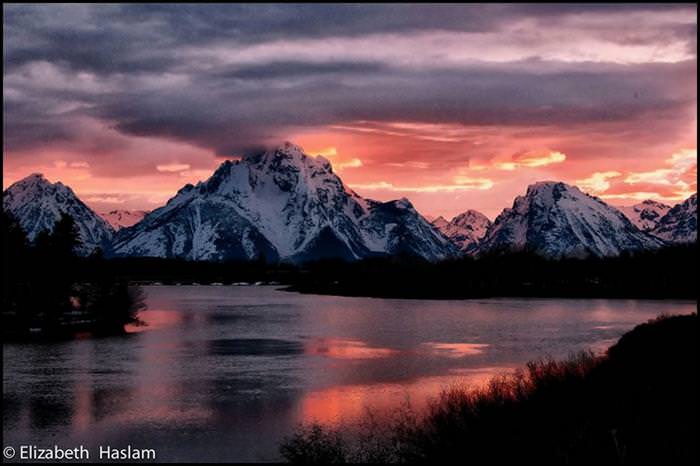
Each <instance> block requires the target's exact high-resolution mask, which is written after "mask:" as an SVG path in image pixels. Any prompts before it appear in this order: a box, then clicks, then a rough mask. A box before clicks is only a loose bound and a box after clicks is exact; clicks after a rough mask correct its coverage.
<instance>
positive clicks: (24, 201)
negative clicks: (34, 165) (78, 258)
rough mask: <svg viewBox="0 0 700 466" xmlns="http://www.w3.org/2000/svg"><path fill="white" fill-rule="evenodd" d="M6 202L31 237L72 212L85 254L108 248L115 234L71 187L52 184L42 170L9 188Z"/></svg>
mask: <svg viewBox="0 0 700 466" xmlns="http://www.w3.org/2000/svg"><path fill="white" fill-rule="evenodd" d="M2 205H3V209H4V210H6V211H8V212H10V213H11V214H12V215H14V216H15V217H16V218H17V219H18V221H19V223H20V225H21V226H22V228H23V229H24V231H25V232H26V233H27V237H28V238H29V239H30V240H34V238H36V236H37V235H38V234H39V233H40V232H41V231H44V230H51V229H52V228H53V226H54V224H55V223H56V221H57V220H58V219H59V218H60V217H61V214H63V213H66V214H69V215H70V216H71V217H73V220H74V221H75V223H76V226H77V227H78V231H79V232H80V239H81V241H82V242H83V244H82V246H81V249H80V252H81V253H83V254H88V253H89V252H91V251H92V250H93V249H95V248H96V247H98V246H99V247H102V248H105V247H107V246H108V245H109V242H110V240H111V238H112V234H113V233H114V231H113V229H112V227H110V225H109V224H108V223H107V222H106V221H105V220H104V219H102V218H101V217H100V216H99V215H97V214H96V213H95V212H94V211H93V210H92V209H90V208H89V207H88V206H86V205H85V204H84V203H83V202H82V201H81V200H80V199H79V198H78V197H77V196H76V195H75V193H74V192H73V190H72V189H71V188H69V187H68V186H66V185H64V184H63V183H61V182H60V181H59V182H56V183H51V182H50V181H48V180H47V179H46V178H45V177H44V175H42V174H41V173H33V174H31V175H29V176H27V177H26V178H23V179H21V180H19V181H17V182H16V183H13V184H12V185H11V186H10V187H8V188H7V189H6V190H5V191H4V193H3V201H2Z"/></svg>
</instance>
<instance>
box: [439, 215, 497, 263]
mask: <svg viewBox="0 0 700 466" xmlns="http://www.w3.org/2000/svg"><path fill="white" fill-rule="evenodd" d="M432 223H433V225H434V226H435V228H437V229H438V230H440V231H441V232H442V234H443V235H445V236H447V237H448V238H449V239H450V240H451V241H452V242H453V243H454V244H455V245H456V246H457V247H458V248H459V250H460V251H461V252H462V253H464V254H474V253H475V252H476V251H477V249H478V245H479V241H481V239H482V238H483V237H484V236H485V235H486V231H487V230H488V228H489V226H491V220H489V219H488V218H487V217H486V216H485V215H484V214H482V213H480V212H477V211H476V210H471V209H470V210H467V211H466V212H464V213H462V214H459V215H457V216H456V217H455V218H453V219H452V220H451V221H449V222H448V221H447V220H445V219H444V218H443V217H438V218H436V219H435V220H433V222H432Z"/></svg>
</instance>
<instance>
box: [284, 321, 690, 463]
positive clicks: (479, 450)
mask: <svg viewBox="0 0 700 466" xmlns="http://www.w3.org/2000/svg"><path fill="white" fill-rule="evenodd" d="M697 328H698V318H697V314H692V315H685V316H674V317H661V318H658V319H655V320H653V321H650V322H648V323H646V324H642V325H639V326H637V327H635V328H634V329H633V330H632V331H630V332H628V333H626V334H625V335H623V336H622V337H621V338H620V339H619V341H618V342H617V343H616V344H614V345H613V346H611V347H610V348H609V349H608V351H607V352H606V354H605V355H603V356H594V355H593V354H591V353H580V354H578V355H576V356H573V357H571V358H569V359H568V360H564V361H547V360H545V361H536V362H531V363H529V364H528V365H527V366H526V368H524V369H522V370H521V371H519V372H517V373H515V374H514V375H511V376H505V377H499V378H494V379H493V380H492V381H491V383H490V384H489V385H488V387H487V388H484V389H479V390H476V391H471V390H466V389H460V388H456V389H452V390H449V391H445V392H443V393H442V394H440V396H439V398H438V399H437V400H436V401H434V403H433V404H432V405H431V407H430V409H429V410H428V412H427V414H424V415H416V414H415V413H412V412H410V410H402V411H399V412H397V415H396V416H395V417H394V418H391V419H388V420H387V419H385V420H379V421H378V420H376V419H371V418H368V419H366V421H365V422H363V423H362V425H361V428H360V429H359V430H343V429H342V428H341V429H330V428H326V427H321V426H320V425H307V426H306V427H305V428H303V429H300V430H299V431H297V432H296V434H295V435H294V436H292V437H289V438H287V439H286V440H285V442H284V443H283V444H282V445H281V448H280V451H281V454H282V455H283V456H284V458H285V459H287V460H288V461H290V462H294V463H316V464H318V463H341V462H350V463H377V462H383V463H386V462H388V463H399V462H428V463H438V464H439V463H445V462H456V461H460V460H463V459H464V458H469V460H470V461H471V462H474V463H475V464H534V463H545V464H547V463H558V464H562V463H594V464H659V463H662V462H663V463H673V464H695V463H697V434H698V419H697V394H698V383H697V382H698V378H697V362H698V361H697Z"/></svg>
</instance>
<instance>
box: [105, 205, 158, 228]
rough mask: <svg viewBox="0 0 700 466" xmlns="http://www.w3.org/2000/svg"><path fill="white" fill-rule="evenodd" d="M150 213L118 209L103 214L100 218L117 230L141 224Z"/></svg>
mask: <svg viewBox="0 0 700 466" xmlns="http://www.w3.org/2000/svg"><path fill="white" fill-rule="evenodd" d="M147 213H148V211H147V210H125V209H116V210H110V211H109V212H101V213H100V217H102V218H103V219H105V221H107V223H109V225H110V226H111V227H112V228H113V229H114V230H115V231H117V230H120V229H122V228H125V227H130V226H133V225H135V224H137V223H138V222H140V221H141V220H142V219H143V217H145V216H146V214H147Z"/></svg>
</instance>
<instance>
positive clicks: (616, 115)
mask: <svg viewBox="0 0 700 466" xmlns="http://www.w3.org/2000/svg"><path fill="white" fill-rule="evenodd" d="M693 9H694V8H693V7H692V6H688V5H630V4H626V5H593V4H582V5H554V4H549V5H510V6H508V5H470V6H464V5H442V6H440V5H373V6H369V5H365V6H353V5H311V4H308V5H276V4H265V5H190V4H188V5H182V4H175V5H146V4H140V5H124V6H119V5H81V6H71V5H65V6H53V5H52V6H24V5H21V6H20V5H5V6H4V24H3V26H4V39H5V40H4V44H3V64H4V77H5V80H4V84H3V88H4V91H5V92H4V94H5V97H4V101H3V110H4V116H5V118H4V121H5V123H4V126H3V134H4V136H5V149H6V150H19V149H26V148H31V147H32V146H38V145H45V144H48V143H51V142H55V141H65V140H71V139H74V138H77V137H79V136H80V134H79V133H80V131H81V126H80V119H81V118H83V117H84V118H92V119H97V120H99V121H101V122H104V124H106V125H109V126H111V127H114V128H116V129H117V130H118V131H120V132H122V133H124V134H128V135H138V136H159V137H165V138H169V139H174V140H179V141H185V142H188V143H192V144H195V145H198V146H201V147H205V148H208V149H212V150H213V151H214V152H215V153H217V154H220V155H230V154H238V153H241V152H242V151H249V150H252V149H255V148H258V147H260V146H261V145H266V144H270V143H274V142H277V141H279V140H282V139H285V138H287V137H288V135H289V134H290V133H293V132H294V131H297V130H299V129H304V128H310V127H317V126H327V125H334V124H343V123H347V122H353V121H358V120H374V121H397V120H400V121H415V122H436V123H456V124H465V125H530V126H532V125H573V124H586V123H591V122H596V121H597V122H600V121H624V120H629V119H638V118H640V117H642V116H644V115H649V114H652V113H654V112H656V114H659V115H660V114H664V115H674V114H676V115H685V114H687V112H688V108H689V106H690V105H694V101H695V100H696V93H695V90H694V88H695V84H696V80H697V78H696V71H695V66H696V62H695V59H694V58H692V59H688V60H685V61H681V62H678V63H643V62H641V63H626V64H619V63H613V62H611V63H593V62H584V61H579V62H576V63H570V62H567V60H563V61H561V62H560V61H557V59H556V58H555V59H552V58H549V59H543V58H539V57H540V54H542V53H549V50H550V47H549V45H550V44H549V42H548V41H549V40H550V38H549V35H550V34H552V37H553V38H552V39H551V41H553V42H556V41H557V40H559V39H558V38H557V37H556V33H559V34H561V32H562V30H561V29H560V30H556V27H557V25H560V24H568V23H567V21H569V22H571V24H572V25H571V26H563V27H564V28H566V27H571V30H572V34H573V35H576V34H579V35H581V37H583V38H592V39H596V40H598V39H599V40H604V41H607V43H608V44H613V45H619V46H625V45H641V46H644V45H648V44H652V45H654V44H660V45H668V44H672V45H673V44H682V45H683V46H684V47H685V48H686V50H687V51H689V53H690V54H691V55H693V54H694V53H695V49H696V41H695V39H694V35H695V34H696V31H697V25H696V24H695V23H693V21H684V20H683V18H684V16H687V15H691V14H693ZM581 14H583V15H584V16H585V15H598V16H597V17H598V18H599V19H605V18H607V17H608V16H609V15H619V17H620V22H618V23H615V22H610V21H609V20H607V21H592V22H589V23H586V22H584V24H583V25H581V24H580V21H577V16H576V15H581ZM628 14H646V15H647V16H645V17H644V18H648V21H647V22H646V23H643V24H639V23H638V24H625V23H624V21H622V20H623V19H624V15H628ZM655 14H658V15H660V16H659V18H660V19H658V20H657V19H655V18H656V17H655ZM667 17H670V19H669V18H667ZM645 21H646V19H645ZM528 27H529V28H531V30H529V32H528V34H527V35H525V36H523V37H524V38H523V39H522V40H521V39H520V36H518V37H517V38H515V39H513V38H510V36H509V34H519V32H518V31H519V30H520V29H522V28H528ZM519 28H520V29H519ZM513 30H515V32H513ZM564 30H565V31H566V29H564ZM433 32H440V33H448V34H449V33H455V34H459V33H465V32H467V33H473V34H474V36H473V37H474V41H475V42H474V43H473V44H470V43H465V44H464V45H465V46H469V47H472V48H473V49H476V50H477V51H478V49H479V47H480V42H478V41H480V40H484V39H482V36H484V35H488V34H493V33H499V34H500V32H503V36H502V40H503V43H504V44H506V45H507V44H509V41H512V42H513V44H514V46H515V45H522V43H523V41H532V54H531V55H530V56H518V57H516V59H504V58H503V57H500V56H499V57H497V60H495V61H494V62H491V63H489V62H488V61H489V58H490V57H489V56H484V57H483V60H471V61H470V60H466V61H464V60H462V61H460V60H456V61H454V60H451V59H450V57H447V58H445V57H442V56H441V55H440V54H441V53H442V52H443V50H442V49H441V48H440V47H441V45H440V44H441V43H440V42H439V41H440V40H443V39H441V38H440V37H442V36H440V37H438V39H435V40H436V41H438V45H435V44H432V45H431V47H432V48H429V49H426V50H423V49H420V48H418V49H416V50H405V49H400V50H399V49H398V48H397V50H396V53H395V54H394V53H393V52H392V50H386V49H381V47H380V46H381V45H382V44H381V43H377V49H378V50H374V49H373V47H372V45H371V43H370V45H367V44H365V43H361V42H356V41H353V40H348V41H346V42H340V45H335V46H334V47H335V48H330V49H328V48H327V47H330V46H329V45H328V44H329V42H330V41H333V40H336V39H338V38H350V39H357V38H362V37H364V36H366V35H368V34H395V35H398V36H404V37H406V38H409V39H410V38H413V37H415V36H416V35H417V34H419V33H433ZM470 37H471V36H470ZM496 37H498V36H496ZM300 39H306V40H308V41H310V42H309V44H311V45H309V50H308V51H306V50H305V49H304V47H303V46H296V48H293V49H290V51H289V52H288V51H287V49H286V48H285V47H287V45H288V43H287V41H288V42H290V43H291V42H292V41H294V40H300ZM377 40H378V41H381V39H377ZM429 40H430V39H429ZM489 40H491V41H493V40H494V39H493V38H491V39H489ZM498 40H500V39H498ZM272 41H277V42H275V44H274V46H270V47H268V48H265V47H266V45H265V44H270V43H271V42H272ZM345 44H346V45H345ZM493 45H494V44H493V43H486V46H487V47H485V48H484V50H485V52H484V53H488V51H489V50H491V51H493V53H496V54H498V53H503V52H501V51H500V50H499V49H498V48H493ZM495 45H498V44H495ZM555 45H556V44H555ZM255 47H260V49H255ZM343 47H345V48H343ZM450 47H452V48H454V47H455V44H454V43H448V44H447V45H445V48H446V49H447V51H448V52H449V51H454V52H460V50H451V49H450ZM489 47H491V48H489ZM270 48H272V49H274V50H272V51H270ZM316 48H318V50H319V58H316V57H315V50H316ZM504 48H506V49H507V47H504ZM603 48H605V46H603ZM251 50H252V51H251ZM305 52H307V53H305ZM605 53H608V52H607V51H606V50H602V51H601V54H605ZM610 53H619V51H618V52H615V51H614V50H613V51H612V52H610ZM246 54H247V55H246ZM433 55H435V56H433ZM574 58H576V57H574ZM37 70H38V71H37ZM689 77H690V78H689ZM669 83H673V85H670V84H669Z"/></svg>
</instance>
